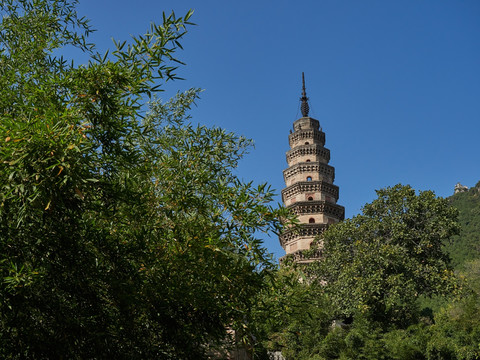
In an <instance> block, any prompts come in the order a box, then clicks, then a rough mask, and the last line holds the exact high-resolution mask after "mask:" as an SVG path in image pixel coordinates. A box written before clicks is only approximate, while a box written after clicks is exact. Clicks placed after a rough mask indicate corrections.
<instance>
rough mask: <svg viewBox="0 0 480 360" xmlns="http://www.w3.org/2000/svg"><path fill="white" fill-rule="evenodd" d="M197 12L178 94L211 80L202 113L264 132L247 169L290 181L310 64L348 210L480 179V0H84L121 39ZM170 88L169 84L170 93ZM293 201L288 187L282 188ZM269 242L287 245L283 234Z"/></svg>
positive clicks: (242, 130) (102, 36)
mask: <svg viewBox="0 0 480 360" xmlns="http://www.w3.org/2000/svg"><path fill="white" fill-rule="evenodd" d="M190 8H193V9H194V10H195V14H194V16H193V18H192V21H193V22H195V23H196V24H197V25H198V26H195V27H192V28H191V29H190V32H189V34H188V35H187V37H186V38H185V41H184V42H183V46H184V48H185V50H184V51H182V52H181V53H180V58H181V59H182V60H184V61H185V62H186V63H187V66H186V67H185V68H183V69H181V70H180V72H179V75H180V76H182V77H184V78H186V80H185V81H178V82H175V83H171V84H170V85H169V86H168V89H167V90H168V91H167V92H166V93H165V94H164V95H165V96H168V95H169V94H172V93H173V92H175V91H177V90H184V89H187V88H189V87H201V88H203V89H205V92H204V93H203V95H202V99H201V100H200V101H199V102H198V107H197V108H196V109H194V111H193V112H192V115H193V120H194V121H195V122H199V123H202V124H205V125H209V126H213V125H215V126H220V127H223V128H225V129H227V130H230V131H233V132H236V133H238V134H242V135H245V136H246V137H249V138H252V139H253V140H254V141H255V144H256V146H255V149H253V150H252V152H251V153H250V155H248V156H247V157H246V159H245V160H244V161H243V163H242V165H241V166H240V168H239V169H238V173H239V175H240V177H242V178H244V179H245V180H253V181H254V182H256V183H260V182H269V183H270V184H272V185H273V187H274V188H276V189H278V191H280V190H281V189H282V188H283V187H284V183H283V177H282V170H283V169H285V168H286V161H285V151H287V150H288V133H289V130H290V129H291V126H292V123H293V121H294V120H295V119H296V118H298V117H300V113H299V102H298V98H299V97H300V90H301V72H302V71H304V72H305V75H306V82H307V94H308V96H309V97H310V105H311V108H312V111H311V113H310V115H311V116H312V117H314V118H316V119H318V120H320V123H321V126H322V127H323V130H324V131H325V133H326V136H327V143H326V146H327V147H328V148H329V149H330V150H331V162H330V164H331V165H333V166H334V167H335V168H336V180H335V183H336V184H337V185H338V186H339V187H340V199H339V202H338V203H339V204H341V205H343V206H345V208H346V217H352V216H354V215H356V214H358V213H359V212H360V209H361V207H362V206H363V205H364V204H365V203H367V202H370V201H372V200H373V199H374V198H375V189H378V188H382V187H386V186H392V185H395V184H397V183H403V184H410V185H412V186H413V187H414V188H415V189H419V190H427V189H431V190H433V191H435V193H436V194H437V195H439V196H444V197H445V196H449V195H451V194H452V193H453V187H454V185H455V183H457V182H458V181H459V182H461V183H462V184H464V185H467V186H473V185H475V183H476V182H477V181H478V180H480V171H479V170H480V151H479V138H480V1H478V0H471V1H459V0H455V1H453V0H451V1H447V0H442V1H439V0H429V1H427V0H424V1H417V0H402V1H400V0H398V1H383V0H378V1H373V0H366V1H358V0H352V1H342V0H330V1H323V0H322V1H320V0H311V1H286V0H276V1H270V0H264V1H258V0H257V1H251V0H244V1H221V0H202V1H192V0H190V1H186V0H166V1H159V0H139V1H137V2H135V3H134V2H132V1H125V0H101V1H92V0H83V1H81V4H80V5H79V7H78V9H79V12H80V13H81V14H83V15H85V16H87V17H88V18H90V19H91V20H92V25H93V27H94V28H96V29H97V30H98V32H97V33H95V34H94V35H93V36H92V40H93V41H94V42H96V43H97V44H98V45H99V48H100V49H104V50H105V49H107V48H108V47H111V42H110V39H111V38H112V37H114V38H116V39H118V40H124V39H128V38H129V35H130V34H142V33H143V32H144V31H145V30H146V29H147V28H148V25H149V23H150V22H151V21H155V22H160V21H161V16H162V11H166V12H170V11H171V10H175V12H176V13H177V14H179V15H180V14H184V13H186V11H187V10H188V9H190ZM162 96H163V95H162ZM278 201H280V198H278ZM265 244H266V246H267V247H268V248H269V249H270V251H272V252H273V253H274V254H275V255H276V256H277V257H280V256H283V254H284V252H283V250H282V249H281V247H280V245H279V243H278V239H277V238H276V237H274V236H273V237H271V238H266V239H265Z"/></svg>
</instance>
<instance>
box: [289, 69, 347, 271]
mask: <svg viewBox="0 0 480 360" xmlns="http://www.w3.org/2000/svg"><path fill="white" fill-rule="evenodd" d="M302 84H303V87H302V97H301V98H300V100H301V111H302V117H301V118H300V119H298V120H296V121H295V122H294V123H293V132H292V131H290V135H289V137H288V141H289V144H290V150H289V151H287V163H288V168H287V169H286V170H284V171H283V177H284V180H285V184H286V188H285V189H283V190H282V200H283V203H284V204H285V206H286V207H287V208H289V209H291V210H292V211H293V212H294V213H295V214H296V215H297V217H298V220H299V222H300V224H301V225H300V228H299V229H297V230H296V231H293V230H287V231H285V232H284V233H283V234H282V235H280V244H281V245H282V247H283V248H284V249H285V252H286V253H287V255H288V254H293V256H294V260H295V261H296V262H299V263H308V262H311V261H314V260H316V259H318V258H320V256H321V251H317V252H316V253H315V254H314V255H313V256H309V257H306V256H305V255H304V254H303V253H302V251H303V250H307V249H310V244H311V243H312V241H313V240H314V238H315V237H316V236H318V235H320V234H321V233H322V232H323V231H325V229H326V228H327V226H328V225H329V224H333V223H336V222H338V221H341V220H343V219H344V216H345V208H344V207H343V206H340V205H337V200H338V186H336V185H334V184H333V181H334V180H335V168H334V167H333V166H330V165H328V162H329V161H330V150H329V149H327V148H326V147H325V133H324V132H323V131H322V128H321V127H320V122H319V121H318V120H316V119H313V118H311V117H309V116H308V113H309V106H308V98H307V95H306V91H305V78H304V75H303V73H302Z"/></svg>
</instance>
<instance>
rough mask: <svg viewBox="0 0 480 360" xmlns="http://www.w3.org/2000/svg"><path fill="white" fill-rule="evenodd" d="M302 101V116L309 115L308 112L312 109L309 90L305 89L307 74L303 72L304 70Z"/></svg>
mask: <svg viewBox="0 0 480 360" xmlns="http://www.w3.org/2000/svg"><path fill="white" fill-rule="evenodd" d="M300 101H301V102H302V105H301V106H300V109H301V110H302V116H303V117H307V116H308V112H309V111H310V108H309V106H308V97H307V91H306V90H305V74H304V73H303V72H302V97H301V98H300Z"/></svg>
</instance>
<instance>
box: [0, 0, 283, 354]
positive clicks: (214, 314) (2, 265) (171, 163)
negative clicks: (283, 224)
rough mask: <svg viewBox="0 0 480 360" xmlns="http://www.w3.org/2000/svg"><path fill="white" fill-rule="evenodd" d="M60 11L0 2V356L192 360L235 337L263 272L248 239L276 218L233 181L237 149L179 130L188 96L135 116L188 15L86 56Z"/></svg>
mask: <svg viewBox="0 0 480 360" xmlns="http://www.w3.org/2000/svg"><path fill="white" fill-rule="evenodd" d="M75 4H76V1H69V0H4V1H2V2H1V5H0V6H1V8H0V9H1V14H2V22H1V24H0V63H1V66H0V73H1V76H0V116H1V122H0V139H1V141H0V277H1V280H0V357H2V358H7V359H8V358H11V359H15V358H38V359H43V358H79V359H80V358H81V359H84V358H108V359H110V358H118V359H148V358H160V359H200V358H206V357H208V356H209V354H211V353H213V352H214V351H216V350H217V349H218V348H226V347H228V340H229V339H228V338H227V337H226V327H227V326H229V327H231V328H233V329H235V330H236V331H237V334H238V336H239V337H241V338H243V339H246V341H247V340H248V339H249V338H252V336H247V335H250V334H248V332H249V331H250V329H249V328H248V326H247V324H248V323H249V319H250V317H251V312H250V308H251V306H252V303H253V301H255V295H256V294H257V293H258V292H259V291H260V290H261V289H263V288H264V287H265V286H266V282H265V278H266V277H267V276H268V274H269V273H270V272H271V271H272V269H274V268H275V265H274V264H273V262H272V260H271V258H270V255H269V254H267V253H266V251H265V249H264V248H263V247H262V243H261V241H260V240H258V239H257V238H256V237H255V234H256V233H257V232H258V231H265V232H268V231H271V230H277V229H278V228H279V226H280V224H279V222H278V220H277V219H278V217H279V216H283V217H287V214H286V213H285V212H283V210H281V211H276V210H274V209H272V207H271V206H270V205H268V203H269V202H270V200H271V199H272V192H271V191H270V189H269V188H268V186H266V185H260V186H258V187H254V186H253V185H252V184H251V183H243V182H242V181H240V180H239V179H238V178H237V177H236V176H235V175H234V174H233V172H232V171H233V169H234V168H235V167H236V165H237V163H238V161H239V160H240V159H241V158H242V156H243V155H244V154H245V152H246V151H247V149H248V147H249V144H250V142H249V141H248V140H246V139H243V138H241V137H238V136H236V135H234V134H230V133H226V132H225V131H223V130H221V129H217V128H211V129H210V128H205V127H201V126H199V127H193V126H192V125H190V124H189V123H188V115H187V114H186V111H187V110H188V109H189V107H190V106H191V104H192V103H193V102H194V101H195V99H196V98H197V97H198V90H195V89H193V90H189V91H187V92H186V93H183V94H179V95H177V96H176V97H175V98H174V99H172V100H171V101H168V102H167V103H161V102H159V101H155V102H154V103H153V105H152V107H151V109H150V112H149V114H148V115H147V116H146V117H145V116H143V115H144V110H143V109H144V107H143V103H144V101H145V98H146V97H148V96H150V95H151V94H152V93H153V92H155V91H158V90H159V89H160V86H161V85H162V83H163V81H165V80H167V79H170V80H173V79H175V77H176V75H175V72H176V67H177V66H178V64H179V63H180V61H179V60H178V59H177V58H175V52H176V51H177V50H178V49H179V48H180V47H181V45H180V41H181V39H182V38H183V36H184V35H185V33H186V31H187V27H188V26H189V25H190V22H189V18H190V16H191V12H189V13H188V14H187V15H186V16H184V17H176V16H175V14H173V13H172V14H170V15H168V16H166V15H164V17H163V24H161V25H155V24H152V25H151V27H150V29H149V30H148V31H147V32H146V34H145V35H143V36H139V37H134V38H132V40H131V41H130V42H129V43H126V42H118V43H116V49H115V50H114V51H112V52H111V55H110V54H108V53H107V54H104V55H100V54H98V53H96V52H95V49H94V47H93V45H91V44H89V43H88V41H87V36H88V34H89V33H90V32H91V28H90V27H89V24H88V21H87V20H85V19H84V18H80V17H79V16H78V15H77V13H76V11H75ZM67 46H74V47H77V48H79V49H81V50H82V51H84V52H86V53H87V54H88V55H89V56H90V58H91V60H90V62H89V63H88V64H86V65H80V66H76V65H74V63H71V62H67V61H66V60H64V59H63V58H62V57H61V56H59V55H58V56H57V54H61V52H62V50H63V49H64V48H65V47H67Z"/></svg>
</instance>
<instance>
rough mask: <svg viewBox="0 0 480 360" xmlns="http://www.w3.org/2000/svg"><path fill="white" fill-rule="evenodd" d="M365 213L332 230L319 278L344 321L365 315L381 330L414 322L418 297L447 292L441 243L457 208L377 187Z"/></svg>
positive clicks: (454, 229) (453, 227)
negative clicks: (322, 280)
mask: <svg viewBox="0 0 480 360" xmlns="http://www.w3.org/2000/svg"><path fill="white" fill-rule="evenodd" d="M377 194H378V199H376V200H374V201H373V202H372V203H370V204H367V205H365V207H364V208H363V213H362V214H361V215H358V216H356V217H354V218H353V219H350V220H347V221H345V222H343V223H340V224H338V225H335V226H332V227H330V228H329V229H328V230H327V231H326V232H325V236H324V238H323V245H324V261H323V262H322V264H321V267H322V270H321V271H322V272H321V275H320V278H322V279H324V280H326V282H327V288H328V291H329V293H330V296H331V297H332V299H333V300H334V302H335V303H336V304H337V305H338V307H339V312H340V314H341V315H342V316H343V317H344V318H351V317H353V316H354V315H355V314H362V316H367V317H368V318H369V319H371V321H374V322H377V323H378V324H380V325H381V326H382V327H384V328H388V327H390V326H392V325H396V326H400V327H406V326H408V325H410V324H411V323H415V320H416V316H417V315H418V314H417V311H416V310H417V309H416V303H417V299H418V297H419V296H420V295H424V296H431V295H433V294H442V293H446V292H448V291H449V290H450V289H452V287H453V286H454V281H452V279H453V272H452V270H451V268H450V265H449V258H448V255H447V254H446V253H445V251H444V248H443V244H444V242H445V241H447V240H448V239H450V238H451V237H452V236H453V235H455V234H457V233H458V225H457V223H456V216H457V211H456V209H454V208H452V207H450V206H449V204H448V202H447V200H445V199H442V198H437V197H435V195H434V194H433V192H431V191H422V192H420V193H419V194H418V195H417V194H416V193H415V190H413V189H412V188H411V187H410V186H402V185H396V186H394V187H392V188H386V189H382V190H378V191H377Z"/></svg>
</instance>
